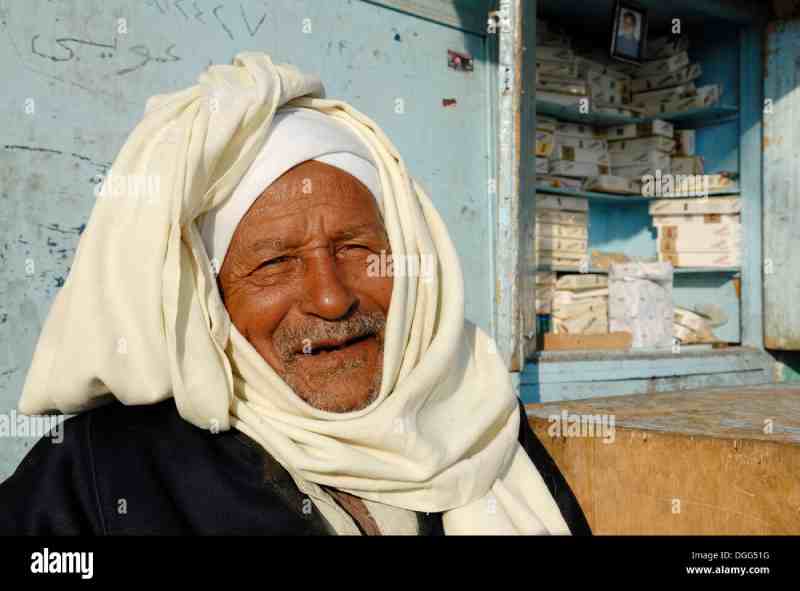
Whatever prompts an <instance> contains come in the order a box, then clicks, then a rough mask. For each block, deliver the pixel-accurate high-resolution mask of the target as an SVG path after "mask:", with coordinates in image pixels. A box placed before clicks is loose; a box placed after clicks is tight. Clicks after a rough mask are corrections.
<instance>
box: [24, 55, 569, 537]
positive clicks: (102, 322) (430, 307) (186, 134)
mask: <svg viewBox="0 0 800 591" xmlns="http://www.w3.org/2000/svg"><path fill="white" fill-rule="evenodd" d="M322 96H323V91H322V86H321V83H320V81H319V80H318V78H316V77H314V76H310V75H307V74H304V73H301V72H300V71H298V70H297V69H295V68H294V67H291V66H288V65H275V64H273V63H272V61H271V60H270V58H269V57H268V56H267V55H264V54H261V53H241V54H239V55H238V56H237V57H236V58H235V60H234V62H233V64H232V65H225V66H222V65H220V66H212V67H210V68H209V69H208V70H207V71H206V72H204V73H203V74H202V75H201V76H200V78H199V80H198V83H197V84H196V85H194V86H192V87H190V88H188V89H185V90H182V91H179V92H175V93H171V94H166V95H159V96H155V97H152V98H151V99H150V100H149V101H148V103H147V107H146V112H145V115H144V118H143V120H142V121H141V122H140V123H139V124H138V125H137V126H136V128H135V129H134V130H133V132H132V133H131V134H130V136H129V138H128V140H127V141H126V143H125V145H124V146H123V148H122V150H121V151H120V153H119V155H118V156H117V158H116V160H115V161H114V164H113V166H112V167H111V170H110V173H109V177H108V178H106V183H109V181H110V180H111V178H112V177H118V178H119V177H121V178H123V179H125V178H126V177H127V178H131V177H133V178H139V177H140V176H141V177H146V178H149V177H152V178H154V179H158V181H159V182H157V183H150V184H147V185H145V186H147V187H149V189H150V190H149V192H147V193H146V194H140V192H138V191H132V190H131V187H136V185H135V184H132V183H127V184H126V183H121V184H118V185H117V186H122V187H123V189H124V188H125V187H127V189H126V190H123V191H106V190H105V185H104V189H103V191H101V192H100V194H99V196H98V198H97V201H96V203H95V206H94V209H93V211H92V214H91V217H90V219H89V222H88V224H87V227H86V229H85V231H84V232H83V235H82V236H81V239H80V242H79V244H78V248H77V252H76V254H75V260H74V262H73V265H72V268H71V271H70V274H69V276H68V278H67V280H66V282H65V284H64V286H63V287H62V289H61V290H60V291H59V293H58V295H57V296H56V298H55V301H54V302H53V305H52V308H51V310H50V313H49V315H48V317H47V320H46V322H45V324H44V327H43V330H42V333H41V335H40V338H39V342H38V344H37V347H36V351H35V353H34V356H33V361H32V364H31V367H30V370H29V372H28V375H27V378H26V382H25V387H24V390H23V394H22V398H21V400H20V402H19V409H20V411H21V412H24V413H28V414H36V413H42V412H45V411H50V410H54V409H55V410H60V411H62V412H70V413H72V412H78V411H82V410H85V409H88V408H91V407H93V406H96V405H98V404H100V403H102V402H103V401H105V400H108V399H109V398H117V399H118V400H120V401H121V402H122V403H124V404H152V403H155V402H158V401H161V400H164V399H166V398H168V397H170V396H171V397H174V399H175V404H176V406H177V409H178V412H179V413H180V414H181V416H182V417H183V418H184V419H185V420H187V421H189V422H191V423H193V424H194V425H196V426H198V427H201V428H204V429H211V430H226V429H229V428H231V427H233V428H236V429H239V430H240V431H242V432H244V433H246V434H247V435H249V436H250V437H251V438H253V439H254V440H256V441H257V442H258V443H259V444H260V445H261V446H262V447H263V448H264V449H265V450H266V451H267V452H269V453H270V454H271V455H272V456H273V457H274V458H275V459H276V460H277V461H278V462H280V463H281V464H282V465H283V466H284V467H285V468H286V469H287V470H288V471H289V473H290V474H292V475H293V476H294V477H295V478H298V479H299V478H302V479H305V480H307V481H311V482H314V483H317V484H320V485H325V486H331V487H335V488H338V489H340V490H343V491H345V492H348V493H351V494H353V495H356V496H359V497H362V498H364V499H368V500H372V501H376V502H379V503H384V504H386V505H391V506H394V507H401V508H405V509H409V510H414V511H425V512H442V513H443V524H444V528H445V531H446V533H448V534H458V533H474V534H480V533H559V534H560V533H569V529H568V527H567V525H566V523H565V522H564V519H563V517H562V516H561V513H560V511H559V509H558V507H557V505H556V504H555V501H554V500H553V498H552V496H551V495H550V493H549V491H548V489H547V487H546V485H545V484H544V482H543V480H542V477H541V476H540V475H539V473H538V471H537V470H536V468H535V467H534V465H533V464H532V463H531V461H530V459H529V458H528V456H527V454H526V453H525V451H524V450H523V449H522V448H521V447H520V445H519V444H518V442H517V434H518V430H519V413H518V412H517V401H516V398H515V397H514V395H513V390H512V387H511V381H510V376H509V374H508V372H507V370H506V368H505V367H504V365H503V363H502V360H501V359H500V358H499V356H498V355H497V353H496V352H495V348H494V343H493V342H492V341H491V339H489V337H487V336H486V335H485V334H484V333H483V332H482V331H481V330H480V329H478V328H477V327H475V326H474V325H472V324H470V323H465V321H464V287H463V278H462V274H461V266H460V264H459V260H458V257H457V255H456V252H455V249H454V247H453V244H452V242H451V240H450V237H449V235H448V233H447V229H446V227H445V225H444V223H443V222H442V219H441V218H440V217H439V214H438V213H437V212H436V210H435V209H434V208H433V206H432V204H431V201H430V199H429V198H428V196H427V195H426V194H425V192H424V191H423V189H422V188H421V187H420V185H419V184H418V183H417V182H416V181H414V179H412V178H411V177H410V176H409V175H408V172H407V170H406V167H405V164H404V162H403V159H402V158H401V157H400V154H399V153H398V152H397V150H396V149H395V147H394V146H393V145H392V143H391V142H390V141H389V140H388V138H387V137H386V136H385V135H384V134H383V132H382V131H381V129H380V128H379V127H378V126H377V125H376V124H375V123H374V122H373V121H371V120H370V119H369V118H367V117H365V116H364V115H362V114H361V113H359V112H358V111H356V110H355V109H353V108H352V107H351V106H350V105H348V104H347V103H344V102H341V101H335V100H327V99H324V98H322ZM278 109H281V113H283V112H284V110H286V109H296V110H298V112H299V111H302V113H299V114H295V115H291V114H289V112H288V111H286V113H287V114H286V115H277V116H276V112H277V111H278ZM310 112H313V114H311V113H310ZM284 117H285V118H284ZM303 118H306V119H308V122H307V123H308V126H309V129H316V131H312V132H311V133H308V134H306V136H305V137H306V140H305V141H304V142H301V144H305V147H302V145H301V147H302V150H301V151H300V152H297V153H296V155H289V154H286V153H284V154H282V153H281V152H280V150H278V149H276V150H274V151H273V150H272V149H271V148H270V146H272V145H273V144H272V142H271V140H270V137H271V136H270V134H271V132H274V133H275V134H276V135H275V136H274V137H275V138H279V134H280V130H281V129H282V128H283V126H284V125H286V126H287V127H286V129H289V128H290V127H292V126H294V125H295V124H297V123H301V119H303ZM311 118H313V119H315V120H316V122H315V123H311ZM290 119H291V121H290ZM323 120H324V121H325V123H320V122H321V121H323ZM332 123H335V124H336V125H338V126H340V127H338V128H335V129H334V128H330V129H329V131H331V133H332V136H335V137H332V140H331V143H330V145H327V146H326V145H324V144H325V141H326V140H325V139H324V138H325V134H322V135H321V136H320V143H319V145H318V148H319V149H310V150H309V147H308V142H309V141H311V143H312V144H313V139H314V138H313V133H316V132H318V131H319V130H320V129H322V128H324V127H326V124H332ZM301 127H302V125H301ZM341 129H346V130H347V132H348V135H347V137H344V136H341V135H339V134H338V132H339V130H341ZM290 131H291V130H290ZM348 138H349V139H348ZM355 138H357V139H358V142H354V139H355ZM274 145H275V146H283V148H284V149H287V150H292V149H294V148H293V147H292V146H291V143H287V142H285V141H278V143H276V144H274ZM342 153H346V154H349V155H350V156H345V157H344V158H345V160H349V164H348V163H345V162H343V161H342V160H340V161H339V164H334V165H337V166H339V165H341V166H340V167H341V168H343V169H344V170H348V167H349V170H352V171H354V172H355V173H356V174H355V176H357V177H358V178H361V179H362V182H364V183H365V184H366V185H367V186H368V187H369V183H370V182H371V181H369V166H372V167H373V168H374V170H375V171H376V173H377V179H378V180H377V182H374V183H373V184H375V185H376V186H375V187H370V189H371V190H372V191H373V194H374V195H376V198H378V199H379V205H380V210H381V214H382V216H383V220H384V223H385V225H386V231H387V234H388V236H389V242H390V245H391V248H392V253H393V255H395V256H396V255H404V256H409V257H410V256H415V257H421V256H426V257H432V259H433V260H435V261H436V264H435V265H434V269H435V273H434V276H433V277H432V278H429V277H425V278H424V279H423V278H421V277H411V276H405V275H406V274H404V276H400V275H398V276H395V277H394V284H393V288H392V298H391V304H390V307H389V313H388V317H387V321H386V329H385V337H384V367H383V378H382V383H381V388H380V392H379V394H378V396H377V397H376V399H375V400H374V401H373V402H372V403H371V404H370V405H369V406H367V407H366V408H364V409H361V410H358V411H354V412H348V413H331V412H327V411H323V410H319V409H316V408H314V407H312V406H310V405H309V404H307V403H306V402H305V401H303V400H302V399H301V398H300V397H299V396H297V395H295V393H294V392H293V391H292V390H291V388H290V387H289V386H288V385H287V384H286V383H285V382H284V381H283V380H282V379H281V378H280V377H279V376H278V375H277V374H276V373H275V371H273V369H272V368H271V367H270V366H269V364H267V362H266V361H265V360H264V359H263V358H262V357H261V356H260V355H259V354H258V352H257V351H256V350H255V349H254V348H253V347H252V346H251V345H250V343H249V342H248V341H247V340H246V339H245V338H244V337H243V336H242V335H241V334H240V333H239V332H238V331H237V330H236V327H235V326H234V325H233V324H232V323H231V321H230V318H229V316H228V314H227V311H226V310H225V307H224V305H223V302H222V299H221V296H220V294H219V291H218V290H217V286H216V278H215V275H214V266H213V265H212V262H211V259H212V257H213V258H217V257H219V258H218V262H219V263H221V262H222V257H224V252H225V251H226V250H227V247H228V244H229V243H230V235H232V231H233V229H235V225H236V223H238V220H239V219H241V216H243V215H244V213H245V212H246V210H247V208H248V207H249V204H248V201H249V202H250V203H252V200H254V199H255V196H257V195H258V194H259V193H260V192H261V191H263V189H264V188H265V187H264V186H259V185H260V184H261V183H263V182H264V179H266V178H272V177H273V176H274V178H277V177H278V176H280V174H282V173H281V172H280V171H281V170H282V169H284V168H285V167H286V166H289V167H291V166H292V165H293V164H291V163H292V162H294V161H295V160H297V158H305V159H313V158H318V157H322V156H326V155H332V154H339V156H341V154H342ZM353 158H358V159H361V162H357V161H356V160H353ZM354 162H357V164H356V165H355V166H354V165H353V163H354ZM295 164H296V162H295ZM359 167H360V168H359ZM287 170H288V168H287ZM351 174H352V172H351ZM248 179H250V180H254V179H255V180H258V181H259V182H255V184H252V185H251V184H250V182H249V180H248ZM273 180H274V179H273ZM270 182H271V181H270ZM111 186H112V187H113V186H114V185H113V183H112V184H111ZM139 186H141V185H139ZM254 195H255V196H254ZM201 227H202V232H201ZM229 234H230V235H229ZM212 252H213V253H214V254H213V255H211V256H209V254H210V253H212ZM220 255H221V256H220Z"/></svg>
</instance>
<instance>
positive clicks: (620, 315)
mask: <svg viewBox="0 0 800 591" xmlns="http://www.w3.org/2000/svg"><path fill="white" fill-rule="evenodd" d="M672 278H673V270H672V265H670V264H669V263H621V264H617V263H613V264H612V265H611V267H610V269H609V274H608V293H609V300H608V324H609V329H610V330H611V332H629V333H631V335H632V338H633V340H632V343H631V346H632V347H634V348H650V347H655V348H662V347H670V346H671V345H672V339H673V331H674V328H673V321H674V307H673V303H672Z"/></svg>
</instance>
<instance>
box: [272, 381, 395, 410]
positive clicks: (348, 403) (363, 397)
mask: <svg viewBox="0 0 800 591" xmlns="http://www.w3.org/2000/svg"><path fill="white" fill-rule="evenodd" d="M359 373H360V372H359ZM293 381H294V380H289V381H288V382H289V385H290V386H291V387H292V389H293V390H294V392H295V394H297V396H299V397H300V398H301V399H302V400H303V401H305V402H306V403H307V404H309V405H311V406H313V407H314V408H316V409H319V410H324V411H327V412H336V413H344V412H354V411H357V410H361V409H362V408H366V407H367V406H369V405H370V403H372V401H373V400H375V398H377V396H378V392H379V388H380V381H377V385H376V380H375V379H374V378H369V377H366V376H352V375H350V376H342V377H341V378H338V379H332V380H328V381H327V382H317V380H315V379H313V376H311V379H306V380H303V383H302V384H297V383H295V384H293V383H292V382H293Z"/></svg>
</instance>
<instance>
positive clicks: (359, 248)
mask: <svg viewBox="0 0 800 591" xmlns="http://www.w3.org/2000/svg"><path fill="white" fill-rule="evenodd" d="M339 252H340V253H342V254H359V253H362V252H372V251H371V250H370V248H369V247H367V246H364V245H363V244H345V245H344V246H342V247H341V248H340V249H339Z"/></svg>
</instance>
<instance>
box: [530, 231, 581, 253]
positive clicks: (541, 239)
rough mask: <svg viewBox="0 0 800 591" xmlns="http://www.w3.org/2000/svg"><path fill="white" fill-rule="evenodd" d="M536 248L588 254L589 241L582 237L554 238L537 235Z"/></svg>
mask: <svg viewBox="0 0 800 591" xmlns="http://www.w3.org/2000/svg"><path fill="white" fill-rule="evenodd" d="M536 248H537V249H539V250H543V251H545V250H553V251H560V252H576V253H582V254H583V255H585V254H586V249H587V248H588V243H587V241H586V240H581V239H580V238H552V237H549V236H537V237H536Z"/></svg>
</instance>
